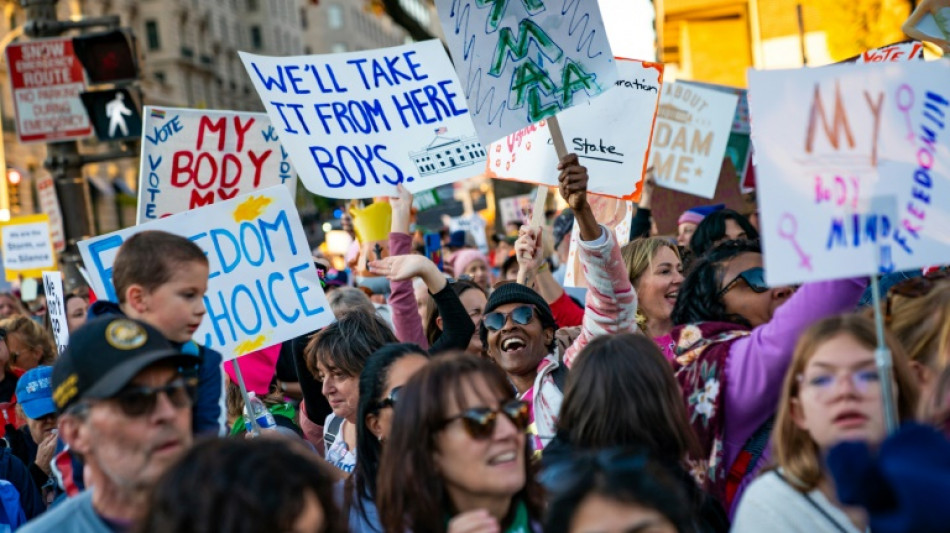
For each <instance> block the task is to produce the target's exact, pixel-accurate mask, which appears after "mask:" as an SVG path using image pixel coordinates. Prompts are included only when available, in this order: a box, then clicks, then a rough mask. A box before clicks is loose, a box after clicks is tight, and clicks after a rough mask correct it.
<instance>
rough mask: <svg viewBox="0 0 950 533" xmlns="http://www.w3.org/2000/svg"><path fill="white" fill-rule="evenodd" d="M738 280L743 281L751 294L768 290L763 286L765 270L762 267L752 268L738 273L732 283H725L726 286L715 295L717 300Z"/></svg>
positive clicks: (766, 286) (767, 287)
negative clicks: (750, 290)
mask: <svg viewBox="0 0 950 533" xmlns="http://www.w3.org/2000/svg"><path fill="white" fill-rule="evenodd" d="M740 279H741V280H742V281H744V282H745V283H746V285H748V286H749V288H750V289H752V291H753V292H758V293H762V292H765V291H767V290H769V286H768V285H766V284H765V269H764V268H762V267H753V268H750V269H748V270H745V271H742V272H740V273H739V275H738V276H736V277H735V278H733V279H732V281H730V282H729V283H726V286H725V287H723V288H722V290H720V291H719V292H718V293H716V297H717V298H718V297H720V296H722V295H723V294H726V293H727V292H729V291H730V290H732V288H733V287H735V286H736V283H738V282H739V280H740Z"/></svg>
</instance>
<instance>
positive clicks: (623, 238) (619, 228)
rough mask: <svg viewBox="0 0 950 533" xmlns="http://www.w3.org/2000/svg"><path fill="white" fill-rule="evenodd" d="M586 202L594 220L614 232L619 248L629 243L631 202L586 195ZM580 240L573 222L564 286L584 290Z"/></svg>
mask: <svg viewBox="0 0 950 533" xmlns="http://www.w3.org/2000/svg"><path fill="white" fill-rule="evenodd" d="M587 201H588V202H589V203H590V208H591V210H593V212H594V218H596V219H597V222H599V223H601V224H603V225H605V226H607V229H608V230H611V231H613V232H614V235H616V237H617V244H618V245H619V246H623V245H625V244H627V243H628V242H630V222H631V221H632V220H633V212H634V207H633V202H629V201H626V200H621V199H618V198H611V197H609V196H601V195H597V194H588V195H587ZM580 238H581V229H580V226H578V225H577V221H576V220H575V221H574V228H573V229H572V230H571V247H570V248H569V249H568V252H567V272H566V273H565V274H564V286H565V287H576V288H579V289H586V288H587V277H586V276H585V275H584V265H582V264H581V258H580V254H579V253H578V248H579V247H580V244H578V241H579V240H580Z"/></svg>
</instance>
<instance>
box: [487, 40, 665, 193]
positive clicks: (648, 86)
mask: <svg viewBox="0 0 950 533" xmlns="http://www.w3.org/2000/svg"><path fill="white" fill-rule="evenodd" d="M617 72H618V74H619V79H618V80H617V82H616V84H615V88H614V90H612V91H610V92H608V93H607V94H605V95H603V96H601V97H600V98H597V99H596V100H591V101H588V102H586V103H582V104H579V105H576V106H574V107H572V108H570V109H568V110H567V111H564V112H562V113H560V114H559V115H558V117H557V119H558V121H559V122H560V124H561V129H562V130H563V131H564V132H566V133H565V134H566V135H567V136H568V138H566V139H565V141H566V143H567V145H568V149H569V150H571V151H573V152H576V153H577V155H578V157H579V158H580V160H581V164H582V165H584V166H586V167H587V168H588V171H589V173H590V177H591V180H590V184H589V186H588V190H590V192H592V193H596V194H603V195H607V196H613V197H617V198H630V199H633V200H638V199H639V192H640V188H641V186H640V184H641V183H642V178H643V175H644V174H645V172H646V166H647V160H648V159H649V157H650V144H651V142H652V140H653V124H654V121H655V120H656V109H657V104H658V103H659V100H660V89H661V86H662V83H663V65H661V64H659V63H644V62H641V61H635V60H629V59H620V58H617ZM557 165H558V157H557V153H556V152H555V150H554V143H553V141H552V140H551V133H550V131H549V130H548V128H547V124H546V123H545V121H543V120H542V121H540V122H538V123H537V124H532V125H531V126H528V127H527V128H523V129H521V130H519V131H516V132H515V133H512V134H510V135H508V136H507V137H506V138H504V139H502V140H500V141H498V142H495V143H492V144H491V146H489V148H488V173H489V175H490V176H491V177H497V178H502V179H513V180H519V181H528V182H533V183H539V184H544V185H549V186H551V187H556V186H557V176H558V170H557Z"/></svg>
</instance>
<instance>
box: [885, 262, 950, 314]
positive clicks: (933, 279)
mask: <svg viewBox="0 0 950 533" xmlns="http://www.w3.org/2000/svg"><path fill="white" fill-rule="evenodd" d="M947 279H950V270H938V271H936V272H931V273H930V274H927V275H926V276H918V277H915V278H910V279H906V280H904V281H902V282H900V283H897V284H895V285H894V286H892V287H891V288H890V289H889V290H888V291H887V302H886V305H885V308H884V320H885V321H886V322H890V321H891V302H892V301H893V300H894V296H895V295H896V296H902V297H904V298H921V297H924V296H927V295H928V294H930V291H932V290H933V288H934V287H936V286H937V285H939V284H940V282H942V281H944V280H947Z"/></svg>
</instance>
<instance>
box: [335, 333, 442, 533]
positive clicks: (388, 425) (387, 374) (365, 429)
mask: <svg viewBox="0 0 950 533" xmlns="http://www.w3.org/2000/svg"><path fill="white" fill-rule="evenodd" d="M428 362H429V357H428V355H426V353H425V350H423V349H422V348H421V347H420V346H419V345H417V344H387V345H386V346H383V347H382V348H380V349H378V350H376V351H375V352H374V353H373V355H371V356H370V357H369V359H368V360H367V361H366V366H365V367H363V372H362V373H361V374H360V402H359V410H358V417H357V419H358V420H359V425H358V427H357V430H356V442H357V444H356V450H357V457H358V459H357V461H356V470H354V473H353V476H352V477H350V480H349V481H348V482H347V486H346V488H345V490H346V492H345V494H346V498H344V502H345V504H346V505H345V508H348V509H349V516H350V531H353V532H354V533H357V532H366V533H371V532H379V533H382V531H383V529H382V526H381V525H380V523H379V514H378V512H377V510H376V492H377V491H376V484H377V481H376V479H377V474H378V472H379V458H380V455H382V452H383V443H384V442H385V441H386V440H387V439H388V438H389V434H390V432H391V431H392V421H393V410H394V409H395V407H396V403H397V402H398V401H399V395H400V393H401V392H402V388H403V386H405V384H406V382H407V381H409V378H411V377H412V376H413V375H414V374H415V373H416V372H417V371H418V370H419V369H421V368H422V367H424V366H425V365H426V364H428ZM357 496H359V497H357Z"/></svg>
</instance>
